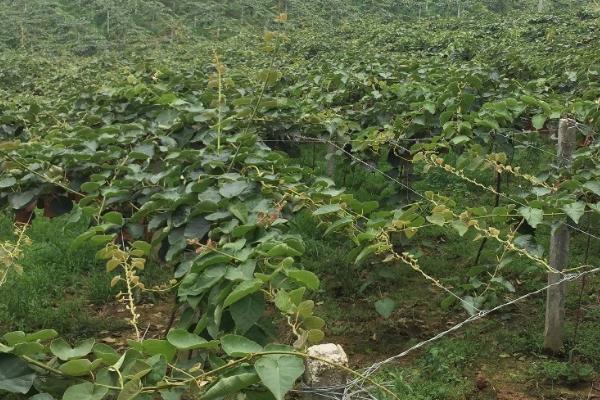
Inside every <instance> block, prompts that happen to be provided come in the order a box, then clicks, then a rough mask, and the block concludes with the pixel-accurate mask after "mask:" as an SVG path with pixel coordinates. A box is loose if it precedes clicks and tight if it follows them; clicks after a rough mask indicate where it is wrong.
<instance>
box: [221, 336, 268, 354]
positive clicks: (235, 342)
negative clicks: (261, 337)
mask: <svg viewBox="0 0 600 400" xmlns="http://www.w3.org/2000/svg"><path fill="white" fill-rule="evenodd" d="M221 346H222V347H223V351H225V353H227V354H228V355H230V356H231V357H244V356H246V355H248V354H252V353H259V352H261V351H263V348H262V346H261V345H260V344H258V343H256V342H253V341H252V340H250V339H247V338H245V337H243V336H238V335H225V336H223V337H222V338H221Z"/></svg>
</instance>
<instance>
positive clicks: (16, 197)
mask: <svg viewBox="0 0 600 400" xmlns="http://www.w3.org/2000/svg"><path fill="white" fill-rule="evenodd" d="M34 197H35V195H34V192H33V191H31V190H30V191H27V192H23V193H14V194H12V195H10V196H8V202H9V203H10V206H11V207H12V208H14V209H15V210H20V209H21V208H23V207H25V206H26V205H27V204H29V203H31V201H32V200H33V199H34Z"/></svg>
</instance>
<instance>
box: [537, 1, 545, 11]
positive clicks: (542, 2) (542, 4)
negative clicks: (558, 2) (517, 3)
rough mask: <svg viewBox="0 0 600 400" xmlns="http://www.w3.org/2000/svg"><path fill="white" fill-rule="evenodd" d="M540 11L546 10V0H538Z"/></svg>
mask: <svg viewBox="0 0 600 400" xmlns="http://www.w3.org/2000/svg"><path fill="white" fill-rule="evenodd" d="M538 12H539V13H542V12H544V0H538Z"/></svg>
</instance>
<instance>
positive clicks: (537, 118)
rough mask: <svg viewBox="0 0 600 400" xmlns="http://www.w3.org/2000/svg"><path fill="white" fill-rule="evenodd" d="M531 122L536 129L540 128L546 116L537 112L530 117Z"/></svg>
mask: <svg viewBox="0 0 600 400" xmlns="http://www.w3.org/2000/svg"><path fill="white" fill-rule="evenodd" d="M531 123H532V125H533V127H534V128H535V129H536V130H538V131H539V130H540V129H542V128H544V125H545V124H546V116H545V115H543V114H538V115H536V116H534V117H533V118H532V119H531Z"/></svg>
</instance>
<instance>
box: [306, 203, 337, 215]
mask: <svg viewBox="0 0 600 400" xmlns="http://www.w3.org/2000/svg"><path fill="white" fill-rule="evenodd" d="M341 209H342V206H341V205H340V204H329V205H326V206H322V207H319V208H317V209H316V210H315V211H313V215H326V214H331V213H334V212H338V211H340V210H341Z"/></svg>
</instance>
